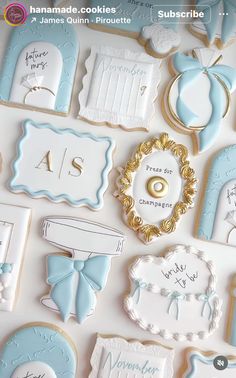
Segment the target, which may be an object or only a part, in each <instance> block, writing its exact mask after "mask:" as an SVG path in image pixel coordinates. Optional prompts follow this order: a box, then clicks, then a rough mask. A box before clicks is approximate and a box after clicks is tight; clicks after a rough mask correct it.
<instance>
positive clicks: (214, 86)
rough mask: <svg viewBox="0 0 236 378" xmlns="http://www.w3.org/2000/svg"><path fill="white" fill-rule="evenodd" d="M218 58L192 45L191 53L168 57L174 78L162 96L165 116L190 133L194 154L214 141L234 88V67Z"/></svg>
mask: <svg viewBox="0 0 236 378" xmlns="http://www.w3.org/2000/svg"><path fill="white" fill-rule="evenodd" d="M221 59H222V56H221V55H219V54H218V53H217V52H216V51H215V50H211V49H207V48H196V49H194V50H193V51H192V56H191V55H185V54H183V53H176V54H175V55H173V57H172V60H171V64H172V65H171V66H172V69H173V70H174V74H175V77H174V79H173V80H172V81H171V82H170V84H169V86H168V87H167V90H166V92H165V95H164V111H165V115H166V116H167V119H168V121H169V123H170V124H171V125H173V126H175V127H176V128H177V129H178V130H179V131H182V132H184V133H190V134H191V135H192V136H193V138H194V142H195V145H196V146H195V147H196V148H195V149H196V151H197V152H198V153H200V152H203V151H205V150H207V149H208V148H210V147H211V146H212V145H213V144H214V142H215V140H216V138H217V136H218V134H219V130H220V122H221V120H222V118H224V117H225V116H226V115H227V113H228V111H229V107H230V101H231V93H232V92H233V91H234V90H235V88H236V70H235V69H234V68H232V67H229V66H226V65H224V64H221V63H220V61H221Z"/></svg>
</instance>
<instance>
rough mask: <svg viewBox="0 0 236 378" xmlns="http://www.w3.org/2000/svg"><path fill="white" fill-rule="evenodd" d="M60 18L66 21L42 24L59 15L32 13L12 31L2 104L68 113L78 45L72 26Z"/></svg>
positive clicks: (1, 81) (0, 84)
mask: <svg viewBox="0 0 236 378" xmlns="http://www.w3.org/2000/svg"><path fill="white" fill-rule="evenodd" d="M60 17H61V19H62V20H63V21H64V22H62V23H56V22H54V23H53V24H52V23H50V22H44V23H40V20H42V18H43V19H44V20H47V19H48V20H49V19H52V20H53V19H56V18H58V15H57V14H46V13H45V14H38V13H37V14H30V15H29V16H28V18H27V20H26V22H25V23H24V24H23V25H21V26H17V27H15V28H12V30H11V37H10V40H9V43H8V48H7V50H6V52H5V57H4V61H3V68H2V71H1V75H0V102H1V103H2V104H4V105H9V106H13V107H14V106H15V107H24V108H25V107H26V108H30V109H34V110H39V111H46V112H50V113H52V112H53V113H57V114H60V115H64V116H65V115H67V114H68V112H69V109H70V102H71V95H72V89H73V83H74V75H75V70H76V64H77V59H78V52H79V42H78V37H77V35H76V32H75V30H74V28H73V27H72V25H70V24H68V23H67V22H66V20H65V19H64V18H63V17H62V16H60ZM33 18H35V19H36V20H35V21H34V20H33Z"/></svg>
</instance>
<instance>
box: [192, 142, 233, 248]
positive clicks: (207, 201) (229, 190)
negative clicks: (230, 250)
mask: <svg viewBox="0 0 236 378" xmlns="http://www.w3.org/2000/svg"><path fill="white" fill-rule="evenodd" d="M235 161H236V145H231V146H228V147H226V148H224V149H222V150H220V151H219V152H218V153H217V155H216V156H215V157H214V159H213V161H212V163H211V167H210V170H209V173H208V179H207V186H206V189H205V195H204V201H203V205H202V210H201V216H200V221H199V225H198V231H197V236H198V237H199V238H200V239H203V240H208V241H215V242H218V243H223V244H228V245H232V246H236V206H235V204H236V201H235V198H236V172H235Z"/></svg>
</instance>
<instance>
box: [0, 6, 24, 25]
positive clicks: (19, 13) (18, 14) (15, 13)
mask: <svg viewBox="0 0 236 378" xmlns="http://www.w3.org/2000/svg"><path fill="white" fill-rule="evenodd" d="M27 16H28V14H27V10H26V9H25V7H24V5H23V4H20V3H11V4H9V5H7V6H6V7H5V9H4V19H5V21H6V23H7V24H8V25H11V26H19V25H22V24H24V22H25V21H26V19H27Z"/></svg>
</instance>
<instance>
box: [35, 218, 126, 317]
mask: <svg viewBox="0 0 236 378" xmlns="http://www.w3.org/2000/svg"><path fill="white" fill-rule="evenodd" d="M42 237H43V238H44V239H45V240H47V241H48V242H49V243H50V244H52V245H55V246H57V247H58V248H60V249H61V253H58V254H51V255H48V257H47V273H48V277H47V283H48V284H49V285H50V286H51V291H50V294H49V295H46V296H44V297H43V298H42V299H41V303H42V304H43V305H44V306H46V307H48V308H50V309H51V310H53V311H56V312H59V313H60V315H61V317H62V319H63V320H64V321H67V320H68V319H69V318H70V317H71V316H72V317H75V318H76V320H77V322H78V323H82V322H83V321H85V320H86V319H87V318H88V316H90V315H92V314H93V312H94V310H95V307H96V302H97V293H98V292H100V291H102V290H103V289H104V288H105V285H106V283H107V279H108V274H109V270H110V265H111V258H112V257H114V256H119V255H120V254H121V253H122V248H123V242H124V235H123V234H122V233H121V232H120V231H117V230H116V229H114V228H111V227H109V226H105V225H103V224H100V223H95V222H91V221H88V220H85V219H81V218H72V217H71V218H69V217H47V218H45V219H44V220H43V223H42Z"/></svg>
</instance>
